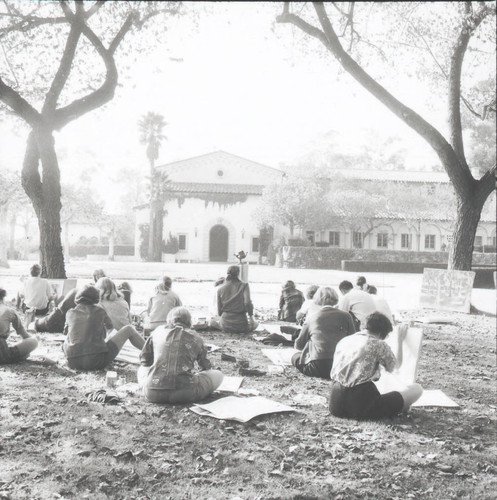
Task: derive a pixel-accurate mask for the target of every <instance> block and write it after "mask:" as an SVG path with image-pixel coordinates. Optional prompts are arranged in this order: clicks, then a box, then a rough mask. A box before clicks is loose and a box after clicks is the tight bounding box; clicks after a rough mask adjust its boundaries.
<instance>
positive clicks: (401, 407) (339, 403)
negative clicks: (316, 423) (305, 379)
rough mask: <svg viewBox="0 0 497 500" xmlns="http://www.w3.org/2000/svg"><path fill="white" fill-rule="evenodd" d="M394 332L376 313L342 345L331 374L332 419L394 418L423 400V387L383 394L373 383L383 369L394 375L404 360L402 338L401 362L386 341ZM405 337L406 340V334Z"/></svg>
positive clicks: (407, 388)
mask: <svg viewBox="0 0 497 500" xmlns="http://www.w3.org/2000/svg"><path fill="white" fill-rule="evenodd" d="M391 331H392V324H391V323H390V320H389V319H388V318H387V317H386V316H385V315H384V314H381V313H379V312H375V313H373V314H371V315H369V316H368V317H367V319H366V329H365V330H362V331H360V332H358V333H355V334H354V335H351V336H349V337H346V338H344V339H343V340H341V341H340V342H339V343H338V345H337V347H336V350H335V357H334V361H333V368H332V370H331V380H332V386H331V394H330V412H331V414H332V415H335V416H337V417H344V418H354V419H379V418H386V417H392V416H394V415H396V414H397V413H399V412H401V411H407V410H408V409H409V407H410V406H411V404H412V403H414V402H415V401H416V400H417V399H419V397H420V396H421V394H422V393H423V389H422V387H421V386H420V385H419V384H410V385H408V386H406V388H405V389H404V390H402V391H392V392H389V393H387V394H380V393H379V392H378V389H377V388H376V385H375V384H374V383H373V381H374V380H378V379H379V377H380V371H379V369H380V365H382V366H383V367H385V369H386V370H387V371H388V372H392V371H393V370H394V369H395V368H396V367H397V365H398V363H399V361H400V360H401V358H402V347H401V346H402V340H403V338H402V335H399V336H398V339H399V342H398V347H397V358H396V356H394V353H393V352H392V350H391V349H390V347H389V346H388V344H387V343H386V342H384V341H383V340H384V339H385V337H386V336H387V335H388V333H390V332H391ZM399 333H400V332H399ZM403 333H404V336H405V333H406V330H405V331H403Z"/></svg>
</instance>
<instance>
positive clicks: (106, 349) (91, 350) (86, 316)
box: [63, 285, 145, 370]
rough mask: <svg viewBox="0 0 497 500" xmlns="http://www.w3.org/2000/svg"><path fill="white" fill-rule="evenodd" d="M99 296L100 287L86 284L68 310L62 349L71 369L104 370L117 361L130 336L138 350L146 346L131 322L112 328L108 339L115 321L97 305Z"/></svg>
mask: <svg viewBox="0 0 497 500" xmlns="http://www.w3.org/2000/svg"><path fill="white" fill-rule="evenodd" d="M99 299H100V293H99V291H98V290H97V288H95V287H94V286H92V285H86V286H84V287H83V288H82V289H80V290H78V292H77V293H76V297H75V299H74V301H75V303H76V307H75V308H74V309H70V310H69V311H67V314H66V324H65V327H64V333H65V335H66V340H65V341H64V345H63V350H64V354H65V355H66V358H67V362H68V364H69V367H70V368H74V369H76V370H101V369H103V368H105V366H106V365H108V364H109V363H111V362H112V361H114V359H115V358H116V356H117V355H118V354H119V351H120V350H121V349H122V347H123V345H124V343H125V342H126V341H127V340H128V339H129V341H130V342H131V343H132V344H133V345H134V346H135V347H136V348H137V349H140V350H141V349H142V348H143V346H144V345H145V341H144V340H143V338H142V337H141V336H140V334H139V333H138V332H137V331H136V330H135V329H134V328H133V327H132V326H131V325H126V326H124V327H123V328H121V329H120V330H113V331H112V332H111V334H110V335H109V337H108V338H106V331H107V330H108V329H112V321H111V320H110V318H109V316H108V315H107V313H106V312H105V310H104V309H103V308H102V307H100V306H99V305H98V301H99Z"/></svg>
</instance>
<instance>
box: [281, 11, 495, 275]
mask: <svg viewBox="0 0 497 500" xmlns="http://www.w3.org/2000/svg"><path fill="white" fill-rule="evenodd" d="M495 14H496V6H495V3H494V2H440V3H432V2H391V3H375V4H369V3H368V4H367V3H361V4H356V3H355V2H350V3H348V4H341V3H336V2H330V3H327V4H324V3H322V2H315V3H313V4H312V7H309V8H308V7H307V6H302V5H301V4H298V8H297V9H295V10H294V9H293V7H292V5H291V4H290V3H284V5H283V12H282V14H281V15H280V16H278V18H277V20H278V21H279V22H281V23H289V24H291V25H293V26H296V27H297V28H298V29H299V30H300V31H301V32H302V33H304V34H305V39H306V41H309V40H313V39H314V41H318V42H319V43H320V47H321V48H324V49H325V51H326V52H327V53H328V54H331V55H332V57H333V58H334V59H335V60H336V61H337V62H338V63H339V65H340V67H341V68H343V70H344V71H346V72H347V73H348V74H349V75H350V76H352V78H354V79H355V81H356V82H357V83H358V84H360V85H361V86H362V87H364V88H365V89H366V90H367V91H368V92H369V93H370V94H371V95H372V96H374V97H375V98H376V99H377V100H378V101H379V102H380V103H382V104H383V105H384V106H385V107H386V108H388V109H389V110H390V111H391V112H392V113H394V114H395V115H396V116H397V117H398V118H399V119H400V120H402V121H403V122H404V123H405V124H406V125H408V126H409V127H410V128H411V129H412V130H413V131H415V132H416V133H417V134H418V135H419V136H421V137H422V138H423V139H424V140H425V141H426V142H427V143H428V144H429V145H430V146H431V147H432V149H433V150H434V151H435V152H436V154H437V155H438V157H439V159H440V162H441V164H442V165H443V167H444V169H445V171H446V172H447V175H448V176H449V178H450V180H451V182H452V185H453V187H454V190H455V194H456V200H457V202H456V205H457V221H456V224H455V229H454V238H453V241H454V244H453V246H452V247H451V252H450V256H449V266H450V267H451V268H455V269H470V268H471V261H472V253H473V246H474V238H475V234H476V228H477V226H478V222H479V220H480V216H481V210H482V207H483V205H484V203H485V200H486V199H487V197H488V196H489V194H490V193H491V192H492V191H493V190H494V189H495V164H494V165H493V166H492V167H491V168H490V169H489V170H487V171H486V172H485V173H484V175H483V176H482V177H481V178H476V179H475V178H474V177H473V175H472V172H471V170H470V165H469V164H468V161H467V158H466V153H465V149H464V137H463V125H462V120H463V115H462V112H461V106H465V107H466V108H467V109H468V110H469V112H470V113H472V114H473V115H474V116H478V117H480V118H481V119H484V118H486V117H487V116H489V115H491V114H495V84H494V86H493V89H492V90H491V91H490V92H489V93H485V92H478V89H477V86H476V84H477V82H478V81H481V80H482V79H485V78H492V77H493V78H494V79H495ZM308 47H311V50H320V49H316V45H315V44H312V45H311V44H310V43H309V44H308ZM466 56H467V57H466ZM427 61H429V62H431V64H430V63H427ZM463 63H465V64H464V65H463ZM401 67H404V68H405V74H406V75H408V76H409V77H411V78H412V80H411V83H413V82H419V83H421V82H425V81H427V82H428V85H427V87H425V92H426V93H427V95H428V96H429V97H430V98H431V97H432V94H433V93H437V94H439V95H441V96H443V100H444V102H447V117H448V132H447V134H444V133H443V132H442V131H441V130H440V128H437V127H436V126H434V125H433V123H430V121H428V119H427V118H424V117H423V116H422V114H421V113H418V112H416V111H414V109H413V108H412V107H411V106H410V105H409V104H410V101H411V96H410V95H409V93H406V92H404V93H403V94H402V93H401V92H400V89H399V86H395V82H396V81H398V78H399V75H401V74H404V73H403V72H402V71H400V70H399V68H401ZM494 81H495V80H494ZM389 88H390V90H389ZM412 88H413V87H411V92H412ZM415 88H416V92H419V91H420V90H421V86H420V85H419V84H418V86H416V87H415ZM393 89H394V90H393ZM426 89H427V90H426ZM396 93H397V94H401V95H400V96H399V97H397V96H396V95H395V94H396ZM427 112H430V109H427ZM446 136H447V137H446ZM474 170H476V169H474V168H473V171H474Z"/></svg>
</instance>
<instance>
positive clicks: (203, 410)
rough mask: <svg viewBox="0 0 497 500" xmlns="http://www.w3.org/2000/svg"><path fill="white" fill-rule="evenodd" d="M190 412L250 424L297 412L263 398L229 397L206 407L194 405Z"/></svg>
mask: <svg viewBox="0 0 497 500" xmlns="http://www.w3.org/2000/svg"><path fill="white" fill-rule="evenodd" d="M190 410H191V411H193V412H194V413H197V414H198V415H203V416H207V417H213V418H217V419H220V420H236V421H237V422H248V421H249V420H252V419H253V418H254V417H258V416H259V415H266V414H268V413H281V412H288V411H295V410H294V409H293V408H290V407H289V406H286V405H284V404H281V403H278V402H277V401H271V400H270V399H266V398H263V397H261V396H255V397H251V398H238V397H236V396H228V397H226V398H221V399H218V400H217V401H214V402H212V403H208V404H205V405H194V406H192V407H191V408H190Z"/></svg>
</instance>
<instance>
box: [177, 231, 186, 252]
mask: <svg viewBox="0 0 497 500" xmlns="http://www.w3.org/2000/svg"><path fill="white" fill-rule="evenodd" d="M178 245H179V249H180V250H186V234H178Z"/></svg>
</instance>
